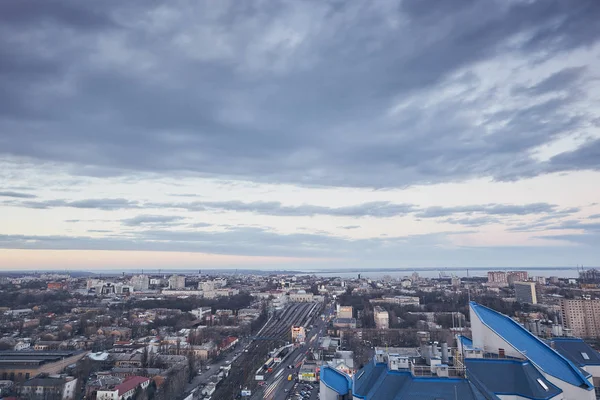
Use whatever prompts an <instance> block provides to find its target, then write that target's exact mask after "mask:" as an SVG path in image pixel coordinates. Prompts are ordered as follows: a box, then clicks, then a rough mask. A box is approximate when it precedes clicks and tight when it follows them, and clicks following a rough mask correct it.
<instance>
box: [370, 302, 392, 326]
mask: <svg viewBox="0 0 600 400" xmlns="http://www.w3.org/2000/svg"><path fill="white" fill-rule="evenodd" d="M373 318H374V319H375V326H376V327H377V329H389V327H390V315H389V314H388V312H387V311H386V310H385V309H383V308H382V307H380V306H375V307H374V309H373Z"/></svg>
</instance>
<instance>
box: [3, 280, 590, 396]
mask: <svg viewBox="0 0 600 400" xmlns="http://www.w3.org/2000/svg"><path fill="white" fill-rule="evenodd" d="M578 272H579V273H578V275H576V276H574V277H573V278H559V277H558V276H548V277H546V276H533V275H530V274H529V273H528V272H527V271H518V270H508V271H488V272H487V276H484V275H482V276H471V277H458V276H456V275H452V276H445V275H444V274H442V273H440V276H439V277H436V278H426V277H422V276H420V275H419V273H418V272H416V271H415V272H413V273H412V274H409V275H406V276H401V277H392V276H391V275H384V276H383V277H382V278H380V279H371V278H367V277H364V276H361V274H360V273H358V274H356V276H355V277H353V278H340V277H322V276H318V275H316V274H302V273H285V272H278V273H269V272H265V273H262V274H252V273H248V272H238V271H235V270H230V271H223V272H221V273H214V272H211V273H207V272H203V271H201V270H200V271H197V272H195V273H188V274H185V275H184V274H169V273H165V274H157V273H153V274H144V273H140V274H126V273H121V274H116V273H115V274H104V275H101V276H99V275H97V274H93V273H86V272H82V271H78V272H77V273H73V274H70V273H64V272H63V273H61V272H47V273H39V272H38V273H33V272H31V273H27V272H23V273H19V272H12V273H8V274H4V275H2V277H1V278H0V285H1V286H0V288H1V290H0V298H1V304H2V305H3V306H2V307H1V309H0V312H1V315H0V319H1V321H2V323H1V328H0V329H1V333H2V339H0V348H1V350H0V364H1V368H2V369H1V371H0V374H2V375H1V376H0V378H1V379H0V390H1V395H2V398H11V397H17V398H28V399H29V398H32V399H33V398H43V399H56V400H59V399H63V400H70V399H79V398H85V399H96V400H120V399H124V400H127V399H132V400H149V399H179V400H195V399H273V400H297V399H304V400H316V399H335V400H343V399H351V398H353V397H355V398H356V397H358V398H366V399H381V398H387V397H385V396H390V395H393V396H394V397H390V398H417V397H418V398H448V397H447V396H448V395H449V394H450V395H451V396H454V394H456V398H459V399H502V398H505V397H504V396H507V394H508V393H510V395H511V396H520V397H522V398H529V399H549V398H552V399H595V398H596V397H597V396H599V395H600V367H599V366H600V353H599V352H598V351H597V349H598V348H600V318H598V315H600V295H599V294H600V289H599V287H600V271H599V270H596V269H582V270H579V271H578ZM499 376H502V377H503V378H502V379H501V380H499V379H498V377H499ZM390 391H392V392H391V393H390ZM395 396H401V397H395ZM444 396H446V397H444ZM450 398H451V397H450Z"/></svg>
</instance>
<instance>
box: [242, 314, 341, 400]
mask: <svg viewBox="0 0 600 400" xmlns="http://www.w3.org/2000/svg"><path fill="white" fill-rule="evenodd" d="M332 312H333V310H332V308H331V306H330V305H326V310H325V312H324V314H325V319H324V320H321V318H316V319H315V322H314V326H313V329H311V330H310V331H309V332H308V334H307V335H306V336H307V337H306V341H305V344H304V345H302V346H300V347H298V348H297V349H295V350H294V351H293V352H292V353H290V354H289V355H288V356H287V357H286V358H285V360H283V362H282V363H281V364H279V365H278V366H277V368H275V369H274V370H273V373H272V375H271V377H270V378H269V379H267V384H266V385H265V389H264V392H263V393H262V395H263V397H256V399H259V398H264V399H265V400H287V399H294V400H295V399H297V398H298V396H297V395H295V393H296V392H297V393H300V392H302V391H304V392H308V393H310V396H306V397H305V400H309V399H310V400H316V399H318V396H319V395H318V392H319V390H318V383H317V382H315V383H313V384H309V383H307V382H306V383H305V382H297V379H296V378H297V376H298V370H299V366H300V364H301V363H302V362H303V361H304V360H305V359H306V357H307V355H308V353H310V352H312V351H313V350H315V349H316V348H317V347H318V345H319V338H320V337H322V336H323V335H324V333H325V330H326V328H327V320H328V317H329V316H330V315H331V313H332ZM317 317H318V315H317ZM290 365H292V366H293V368H289V366H290ZM290 374H292V377H293V379H292V380H291V381H288V376H289V375H290ZM258 394H259V395H260V394H261V393H258ZM254 399H255V397H253V400H254Z"/></svg>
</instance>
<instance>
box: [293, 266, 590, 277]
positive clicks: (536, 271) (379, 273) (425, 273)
mask: <svg viewBox="0 0 600 400" xmlns="http://www.w3.org/2000/svg"><path fill="white" fill-rule="evenodd" d="M488 271H507V272H508V271H527V272H528V274H529V276H544V277H546V278H548V277H550V276H558V277H559V278H577V277H578V276H579V272H578V271H577V269H576V268H556V269H554V268H551V269H542V268H532V269H529V268H521V269H513V268H511V269H501V268H497V269H490V270H482V269H475V270H472V269H469V270H468V276H471V277H474V276H479V277H487V272H488ZM413 272H417V273H418V274H419V276H420V277H423V278H438V277H439V276H440V272H441V273H442V274H444V275H445V276H447V277H450V276H452V275H455V276H459V277H461V278H462V277H466V276H467V270H466V269H440V270H433V269H426V270H420V269H415V270H407V269H403V270H390V271H384V270H376V271H368V270H367V271H362V272H329V271H328V272H319V271H314V272H306V273H300V274H298V275H307V274H310V275H317V276H323V277H340V278H356V277H357V276H358V274H360V276H361V277H362V278H369V279H381V278H383V277H384V276H386V275H387V276H390V277H392V278H393V279H399V278H403V277H410V276H411V275H412V273H413Z"/></svg>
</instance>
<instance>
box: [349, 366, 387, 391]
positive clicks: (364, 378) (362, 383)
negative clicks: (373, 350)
mask: <svg viewBox="0 0 600 400" xmlns="http://www.w3.org/2000/svg"><path fill="white" fill-rule="evenodd" d="M386 370H387V365H386V364H376V363H375V360H372V361H371V362H369V363H367V365H365V366H364V367H363V369H361V370H360V371H358V372H357V373H356V374H355V375H354V377H353V388H352V392H353V394H354V395H355V396H358V397H363V398H364V397H365V396H366V395H367V394H368V393H369V390H371V389H372V388H373V386H374V385H375V383H376V382H377V380H378V379H379V378H380V377H382V376H384V375H385V374H386Z"/></svg>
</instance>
